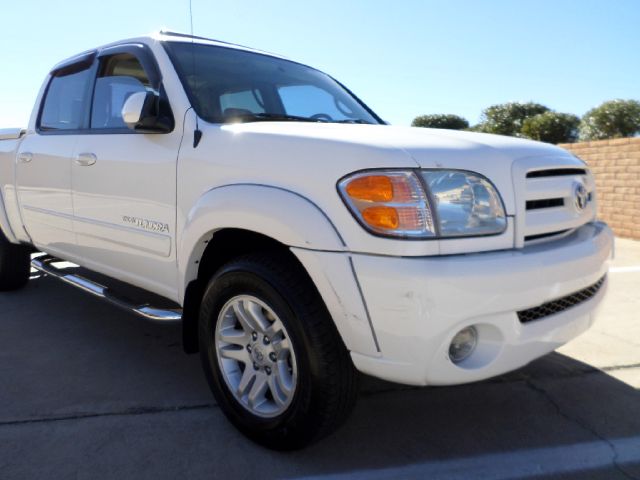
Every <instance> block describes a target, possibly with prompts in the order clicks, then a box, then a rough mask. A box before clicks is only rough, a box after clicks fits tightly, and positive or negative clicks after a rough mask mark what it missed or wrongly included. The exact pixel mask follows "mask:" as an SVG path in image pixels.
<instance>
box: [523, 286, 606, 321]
mask: <svg viewBox="0 0 640 480" xmlns="http://www.w3.org/2000/svg"><path fill="white" fill-rule="evenodd" d="M605 278H606V275H605V276H604V277H602V278H601V279H600V280H598V281H597V282H596V283H594V284H593V285H591V286H590V287H587V288H585V289H582V290H580V291H578V292H575V293H572V294H571V295H567V296H565V297H562V298H558V299H556V300H552V301H550V302H546V303H543V304H542V305H539V306H537V307H533V308H529V309H527V310H522V311H520V312H518V318H519V319H520V322H521V323H528V322H533V321H535V320H540V319H541V318H545V317H548V316H550V315H554V314H556V313H560V312H564V311H565V310H568V309H569V308H571V307H575V306H576V305H580V304H581V303H584V302H586V301H587V300H589V299H591V298H593V297H594V295H595V294H596V293H598V291H599V290H600V288H601V287H602V284H603V283H604V280H605Z"/></svg>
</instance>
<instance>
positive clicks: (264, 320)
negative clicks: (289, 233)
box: [199, 254, 357, 450]
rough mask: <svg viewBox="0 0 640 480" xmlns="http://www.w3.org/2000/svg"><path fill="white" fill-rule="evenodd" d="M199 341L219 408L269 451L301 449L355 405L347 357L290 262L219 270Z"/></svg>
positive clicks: (259, 260)
mask: <svg viewBox="0 0 640 480" xmlns="http://www.w3.org/2000/svg"><path fill="white" fill-rule="evenodd" d="M199 339H200V352H201V358H202V363H203V367H204V371H205V374H206V376H207V380H208V382H209V385H210V387H211V390H212V391H213V393H214V395H215V397H216V400H217V401H218V404H219V405H220V407H221V408H222V410H223V411H224V413H225V414H226V415H227V417H228V418H229V420H230V421H231V422H232V423H233V424H234V425H235V426H236V427H237V428H238V429H239V430H241V431H242V432H243V433H244V434H245V435H247V436H248V437H249V438H251V439H253V440H254V441H256V442H258V443H260V444H262V445H264V446H266V447H269V448H273V449H278V450H291V449H296V448H302V447H304V446H305V445H308V444H309V443H311V442H313V441H315V440H317V439H319V438H321V437H323V436H325V435H327V434H328V433H330V432H331V431H333V430H334V429H335V428H337V427H338V426H339V425H340V424H341V423H342V422H343V421H344V420H345V419H346V417H347V416H348V414H349V413H350V411H351V409H352V407H353V405H354V403H355V399H356V395H357V388H356V380H357V374H356V372H355V369H354V367H353V364H352V362H351V359H350V357H349V354H348V352H347V350H346V348H345V346H344V344H343V343H342V339H341V338H340V335H339V334H338V332H337V330H336V328H335V325H334V324H333V321H332V319H331V318H330V316H329V313H328V312H327V310H326V307H325V306H324V304H323V303H322V300H321V299H320V297H319V295H318V292H317V291H316V290H315V288H314V287H313V285H312V284H310V281H309V279H308V278H307V277H306V276H305V275H304V272H302V271H301V269H300V266H299V265H297V264H296V263H295V262H293V261H292V260H291V259H289V258H288V257H287V256H280V255H277V256H274V255H262V254H260V255H257V254H256V255H247V256H244V257H241V258H238V259H236V260H234V261H232V262H230V263H228V264H227V265H225V266H224V267H222V268H221V269H220V270H219V271H218V273H216V275H215V276H214V277H213V278H212V279H211V281H210V282H209V285H208V287H207V289H206V291H205V294H204V298H203V301H202V306H201V313H200V319H199Z"/></svg>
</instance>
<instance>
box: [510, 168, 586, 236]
mask: <svg viewBox="0 0 640 480" xmlns="http://www.w3.org/2000/svg"><path fill="white" fill-rule="evenodd" d="M573 165H575V160H573V159H564V158H544V159H523V160H520V161H517V162H516V163H515V164H514V169H513V174H514V185H515V187H516V195H517V200H518V207H517V212H516V232H517V236H516V247H518V248H521V247H524V246H525V245H526V244H528V243H529V242H533V241H535V242H536V243H538V242H545V241H552V240H554V238H555V237H556V236H558V235H560V234H565V233H566V232H569V231H571V230H574V229H576V228H578V227H581V226H582V225H584V224H585V223H588V222H591V221H593V220H594V219H595V214H596V202H595V182H594V180H593V175H591V173H590V172H589V171H588V170H587V169H586V168H582V167H577V166H573ZM585 195H586V198H585Z"/></svg>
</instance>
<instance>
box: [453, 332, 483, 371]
mask: <svg viewBox="0 0 640 480" xmlns="http://www.w3.org/2000/svg"><path fill="white" fill-rule="evenodd" d="M477 344H478V331H477V330H476V328H475V327H467V328H463V329H462V330H460V331H459V332H458V333H456V336H455V337H453V340H451V345H449V358H450V359H451V361H452V362H453V363H460V362H462V361H463V360H465V359H467V358H469V356H470V355H471V354H472V353H473V351H474V350H475V349H476V345H477Z"/></svg>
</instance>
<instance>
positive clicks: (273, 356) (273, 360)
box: [269, 352, 277, 362]
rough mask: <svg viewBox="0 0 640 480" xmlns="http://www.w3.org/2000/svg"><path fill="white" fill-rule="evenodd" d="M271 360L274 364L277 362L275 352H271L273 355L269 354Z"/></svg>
mask: <svg viewBox="0 0 640 480" xmlns="http://www.w3.org/2000/svg"><path fill="white" fill-rule="evenodd" d="M269 360H271V361H272V362H275V361H276V360H277V358H276V354H275V353H273V352H271V353H270V354H269Z"/></svg>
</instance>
